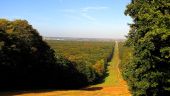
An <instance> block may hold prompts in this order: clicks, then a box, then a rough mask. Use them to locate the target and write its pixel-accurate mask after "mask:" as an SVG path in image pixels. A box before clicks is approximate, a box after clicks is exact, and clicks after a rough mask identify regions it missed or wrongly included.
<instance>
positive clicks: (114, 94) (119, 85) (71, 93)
mask: <svg viewBox="0 0 170 96" xmlns="http://www.w3.org/2000/svg"><path fill="white" fill-rule="evenodd" d="M120 61H121V60H120V58H119V46H118V42H117V41H116V45H115V49H114V56H113V59H112V61H111V62H110V65H109V66H108V74H109V75H108V77H106V79H105V81H104V82H103V83H102V84H98V85H94V86H91V87H87V88H84V89H80V90H57V91H55V90H44V91H43V90H41V91H40V90H39V91H25V92H10V93H8V96H9V95H10V94H11V95H14V96H131V95H130V92H129V91H128V86H127V84H126V82H125V81H124V80H123V78H122V76H121V72H120V70H119V63H120ZM1 96H2V95H1Z"/></svg>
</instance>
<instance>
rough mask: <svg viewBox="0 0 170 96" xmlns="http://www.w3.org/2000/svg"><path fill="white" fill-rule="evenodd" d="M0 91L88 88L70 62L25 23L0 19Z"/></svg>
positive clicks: (84, 78)
mask: <svg viewBox="0 0 170 96" xmlns="http://www.w3.org/2000/svg"><path fill="white" fill-rule="evenodd" d="M0 77H1V79H0V85H1V86H0V88H1V89H7V90H9V89H10V88H11V89H18V88H19V89H23V88H44V87H50V88H79V87H82V86H85V85H88V84H89V83H88V80H87V79H86V78H87V77H86V76H85V74H82V73H80V72H79V71H78V70H77V69H76V67H75V66H74V65H73V62H70V61H69V60H67V59H64V58H61V57H60V56H58V55H55V54H54V51H53V49H51V47H50V46H49V45H48V44H47V43H46V42H45V41H43V40H42V37H41V36H40V35H39V33H38V32H37V31H36V30H35V29H34V28H33V27H32V26H31V25H30V24H29V23H28V22H27V21H26V20H15V21H8V20H6V19H0Z"/></svg>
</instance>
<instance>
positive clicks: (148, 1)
mask: <svg viewBox="0 0 170 96" xmlns="http://www.w3.org/2000/svg"><path fill="white" fill-rule="evenodd" d="M125 14H126V15H129V16H131V17H132V19H133V23H132V24H129V25H130V28H131V29H130V31H129V34H128V36H127V41H126V45H128V46H131V47H132V48H133V58H132V60H131V61H130V62H129V63H128V64H126V68H124V70H123V76H124V78H125V80H127V82H128V85H129V87H130V90H131V92H132V95H133V96H168V95H169V94H170V0H131V3H130V4H129V5H128V6H127V9H126V11H125Z"/></svg>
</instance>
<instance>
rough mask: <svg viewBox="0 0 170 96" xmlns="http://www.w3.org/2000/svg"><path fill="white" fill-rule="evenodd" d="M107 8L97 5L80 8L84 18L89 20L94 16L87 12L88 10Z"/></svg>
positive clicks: (93, 19)
mask: <svg viewBox="0 0 170 96" xmlns="http://www.w3.org/2000/svg"><path fill="white" fill-rule="evenodd" d="M105 9H108V7H105V6H98V7H85V8H82V9H81V15H82V16H83V17H85V18H87V19H88V20H90V21H95V20H96V18H95V17H92V16H91V15H90V14H89V13H88V12H89V11H100V10H105Z"/></svg>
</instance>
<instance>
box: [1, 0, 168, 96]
mask: <svg viewBox="0 0 170 96" xmlns="http://www.w3.org/2000/svg"><path fill="white" fill-rule="evenodd" d="M102 8H103V7H102ZM92 9H95V8H92ZM99 9H100V8H99ZM86 10H87V9H86ZM86 15H87V14H86ZM125 15H127V16H130V17H131V18H132V22H131V23H130V24H128V25H129V26H130V30H129V33H128V34H127V36H126V40H117V41H116V42H115V41H67V40H44V39H43V37H42V36H41V35H40V34H39V32H38V31H37V30H36V29H35V28H34V27H33V26H32V25H31V24H29V22H28V21H27V20H20V19H17V20H7V19H0V77H1V79H0V91H6V90H20V89H72V90H73V89H80V90H81V91H80V90H79V91H78V92H80V93H78V94H79V95H80V94H81V92H82V90H84V89H82V88H87V89H88V90H89V89H90V88H91V87H92V89H91V90H92V91H93V90H95V91H94V92H96V93H98V92H100V94H105V95H106V94H110V93H111V92H114V93H116V92H117V93H119V95H118V96H122V94H121V92H122V90H123V91H124V90H125V91H124V92H122V93H124V94H128V96H131V95H132V96H169V94H170V0H131V2H130V3H129V4H128V5H127V6H126V9H125ZM113 18H114V17H113ZM115 49H116V50H115ZM119 69H120V70H119ZM113 70H114V71H113ZM119 71H121V73H120V72H119ZM108 72H110V73H108ZM109 74H111V75H114V76H111V75H109ZM107 77H109V79H108V78H107ZM106 78H107V79H106ZM105 80H106V81H105ZM98 84H99V85H98ZM100 84H101V85H102V84H103V85H102V86H101V85H100ZM107 84H110V85H113V86H108V85H107ZM116 84H117V85H116ZM104 85H107V86H104ZM89 86H90V87H89ZM96 86H99V87H96ZM87 89H85V91H83V92H87ZM126 89H128V90H129V92H127V90H126ZM91 90H90V91H91ZM96 90H97V91H96ZM108 90H109V91H108ZM115 90H116V91H115ZM67 92H68V91H67ZM71 92H73V91H71ZM76 92H77V90H76ZM102 92H103V93H102ZM109 92H110V93H109ZM89 94H91V93H90V92H89ZM129 94H131V95H129ZM114 95H115V94H114ZM90 96H94V94H93V95H90ZM101 96H102V95H101ZM109 96H113V94H112V93H111V95H109ZM125 96H127V95H125Z"/></svg>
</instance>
